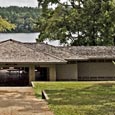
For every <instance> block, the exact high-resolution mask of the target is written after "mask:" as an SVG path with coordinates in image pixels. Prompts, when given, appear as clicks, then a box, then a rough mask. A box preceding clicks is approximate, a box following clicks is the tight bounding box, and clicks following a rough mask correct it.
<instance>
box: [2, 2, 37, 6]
mask: <svg viewBox="0 0 115 115" xmlns="http://www.w3.org/2000/svg"><path fill="white" fill-rule="evenodd" d="M0 6H1V7H6V6H22V7H23V6H28V7H37V6H38V2H37V0H0Z"/></svg>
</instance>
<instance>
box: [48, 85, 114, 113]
mask: <svg viewBox="0 0 115 115" xmlns="http://www.w3.org/2000/svg"><path fill="white" fill-rule="evenodd" d="M46 92H47V94H48V96H49V97H50V100H49V101H48V102H49V105H51V106H63V105H64V106H71V107H72V106H73V107H75V106H76V109H78V110H77V111H79V110H81V111H84V112H85V114H83V115H115V84H112V83H107V84H106V83H99V84H94V85H92V86H88V87H85V88H82V89H77V88H64V89H61V90H59V89H58V90H46ZM73 115H74V114H73ZM80 115H82V114H80Z"/></svg>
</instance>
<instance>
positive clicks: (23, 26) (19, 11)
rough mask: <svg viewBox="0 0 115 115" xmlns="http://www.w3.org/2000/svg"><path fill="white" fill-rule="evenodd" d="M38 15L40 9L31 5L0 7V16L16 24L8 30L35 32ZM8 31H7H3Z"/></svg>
mask: <svg viewBox="0 0 115 115" xmlns="http://www.w3.org/2000/svg"><path fill="white" fill-rule="evenodd" d="M39 15H40V9H38V8H31V7H18V6H10V7H0V16H1V17H3V18H4V19H7V20H8V21H9V22H11V23H13V24H15V25H16V28H15V29H14V30H12V31H10V32H16V33H19V32H35V31H36V30H35V28H34V27H35V22H36V20H37V19H38V17H39ZM5 32H9V31H5Z"/></svg>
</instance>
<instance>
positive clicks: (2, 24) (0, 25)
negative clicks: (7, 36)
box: [0, 17, 16, 32]
mask: <svg viewBox="0 0 115 115" xmlns="http://www.w3.org/2000/svg"><path fill="white" fill-rule="evenodd" d="M15 27H16V26H15V25H14V24H11V23H9V22H7V21H6V20H5V19H3V18H2V17H0V32H3V31H7V30H8V31H11V30H12V29H14V28H15Z"/></svg>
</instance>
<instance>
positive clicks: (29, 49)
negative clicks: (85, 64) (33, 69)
mask: <svg viewBox="0 0 115 115" xmlns="http://www.w3.org/2000/svg"><path fill="white" fill-rule="evenodd" d="M90 59H115V47H114V46H69V47H55V46H51V45H48V44H44V43H23V42H18V41H15V40H11V39H10V40H6V41H3V42H0V63H2V62H19V63H20V62H22V63H37V62H39V63H66V62H67V61H66V60H90Z"/></svg>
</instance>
